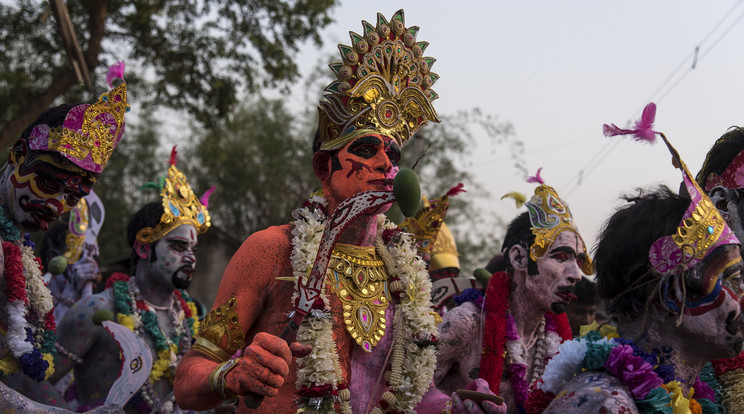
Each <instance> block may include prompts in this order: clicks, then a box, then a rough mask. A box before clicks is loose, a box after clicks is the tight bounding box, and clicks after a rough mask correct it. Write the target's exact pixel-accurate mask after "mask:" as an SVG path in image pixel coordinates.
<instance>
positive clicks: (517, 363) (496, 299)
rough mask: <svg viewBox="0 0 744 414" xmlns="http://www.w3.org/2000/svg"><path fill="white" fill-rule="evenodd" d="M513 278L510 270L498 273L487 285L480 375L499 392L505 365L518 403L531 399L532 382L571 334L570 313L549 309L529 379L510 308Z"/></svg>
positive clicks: (539, 328)
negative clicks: (561, 313) (529, 394)
mask: <svg viewBox="0 0 744 414" xmlns="http://www.w3.org/2000/svg"><path fill="white" fill-rule="evenodd" d="M510 292H511V277H509V275H508V274H507V273H506V272H498V273H494V274H493V276H491V279H490V280H489V283H488V286H487V287H486V298H485V305H484V310H485V313H486V317H485V322H484V329H483V355H482V356H481V362H480V376H481V378H483V379H485V380H486V381H488V384H489V387H490V389H491V391H492V392H494V393H496V394H499V393H500V390H499V388H500V385H501V378H502V375H503V372H504V365H506V367H507V376H508V378H509V381H510V382H511V385H512V389H513V392H514V400H515V402H516V403H517V405H518V406H522V405H524V403H525V402H526V401H527V395H528V388H529V384H530V382H533V381H535V380H537V378H539V377H540V375H541V374H542V370H543V367H544V366H545V364H546V363H547V361H548V360H549V359H550V358H551V357H552V356H553V355H555V354H556V352H558V346H559V345H560V343H561V342H562V341H563V340H565V339H569V338H570V337H571V333H570V327H569V325H568V322H567V320H566V319H565V318H566V316H565V315H562V318H561V317H560V316H558V315H555V314H554V313H551V312H546V313H545V316H544V318H543V320H542V321H541V322H540V326H539V327H538V339H537V342H536V343H535V355H534V358H533V362H532V378H531V381H530V382H528V381H527V378H526V374H527V364H526V361H525V352H524V351H525V347H524V345H523V343H522V340H521V338H520V337H519V333H518V331H517V326H516V322H515V321H514V316H513V315H512V314H511V313H510V311H509V294H510Z"/></svg>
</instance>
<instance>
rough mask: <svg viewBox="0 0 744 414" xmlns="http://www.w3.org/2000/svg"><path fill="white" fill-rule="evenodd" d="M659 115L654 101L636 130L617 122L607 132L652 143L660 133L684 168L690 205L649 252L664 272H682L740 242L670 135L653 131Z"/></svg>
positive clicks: (652, 263)
mask: <svg viewBox="0 0 744 414" xmlns="http://www.w3.org/2000/svg"><path fill="white" fill-rule="evenodd" d="M655 118H656V105H655V104H654V103H653V102H651V103H649V104H648V105H646V107H645V108H644V109H643V114H642V115H641V119H640V120H639V121H636V123H635V129H622V128H619V127H618V126H617V125H615V124H610V125H607V124H605V125H604V126H603V132H604V134H605V135H606V136H608V137H612V136H616V135H632V136H633V138H634V139H635V140H636V141H646V142H651V143H653V142H655V141H656V136H657V135H658V136H660V137H661V139H662V140H664V143H665V144H666V146H667V148H668V149H669V152H670V153H671V154H672V165H674V166H675V167H676V168H679V169H680V170H682V178H683V181H684V184H685V188H686V189H687V192H688V194H689V195H690V200H691V201H690V206H689V207H688V208H687V210H686V211H685V214H684V215H683V216H682V221H681V222H680V223H679V226H678V227H677V230H676V232H675V233H674V234H672V235H668V236H664V237H661V238H659V239H658V240H656V241H655V242H654V243H653V244H652V245H651V249H650V250H649V252H648V257H649V261H650V262H651V265H652V266H653V268H654V269H655V270H656V271H657V272H659V273H660V274H662V275H665V274H669V273H672V274H682V273H683V272H685V271H687V270H688V269H690V268H692V267H693V266H695V264H697V263H698V262H700V260H702V259H703V258H704V257H705V256H707V255H708V254H709V253H710V252H712V251H713V250H715V249H716V248H717V247H718V246H723V245H727V244H740V243H739V240H738V239H737V238H736V236H735V235H734V232H732V231H731V229H730V228H729V226H728V225H727V224H726V222H725V221H724V219H723V217H722V216H721V214H720V213H719V212H718V209H716V207H715V206H714V205H713V202H712V201H711V200H710V198H708V196H707V195H706V193H705V192H704V191H703V190H702V189H701V188H700V186H698V184H697V182H696V181H695V178H694V177H693V176H692V174H691V173H690V171H689V170H688V169H687V166H686V165H685V163H684V162H683V161H682V159H681V158H680V156H679V153H678V152H677V150H676V149H675V148H674V147H673V146H672V144H671V143H670V142H669V140H668V139H667V137H666V136H665V135H664V134H663V133H661V132H657V131H654V130H653V123H654V119H655Z"/></svg>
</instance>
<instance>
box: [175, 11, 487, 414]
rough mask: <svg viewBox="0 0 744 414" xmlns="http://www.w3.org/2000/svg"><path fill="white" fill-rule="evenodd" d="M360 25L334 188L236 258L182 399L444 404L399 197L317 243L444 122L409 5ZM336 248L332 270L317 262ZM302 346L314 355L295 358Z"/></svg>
mask: <svg viewBox="0 0 744 414" xmlns="http://www.w3.org/2000/svg"><path fill="white" fill-rule="evenodd" d="M362 25H363V32H362V35H358V34H356V33H354V32H351V39H352V42H353V45H352V46H345V45H340V46H339V50H340V51H341V55H342V58H343V62H342V63H338V64H332V65H331V68H332V69H333V71H334V73H335V74H336V76H337V78H338V80H336V81H334V82H333V83H331V84H330V85H329V86H328V87H327V88H326V94H325V96H324V98H323V100H322V101H321V102H320V105H319V123H318V131H317V134H316V138H315V140H314V143H313V150H314V155H313V170H314V172H315V174H316V175H317V176H318V178H319V179H320V182H321V185H322V190H323V191H322V195H315V196H313V197H312V198H311V199H310V200H308V202H307V203H306V204H305V205H304V206H303V207H302V208H300V209H298V210H295V211H294V213H293V215H292V217H293V221H292V223H291V224H288V225H283V226H278V227H271V228H268V229H266V230H262V231H259V232H257V233H254V234H253V235H251V236H250V237H249V238H248V239H247V240H246V241H245V242H244V243H243V245H242V246H241V248H240V249H239V250H238V252H237V253H236V254H235V255H234V256H233V258H232V260H231V261H230V264H229V265H228V267H227V269H226V271H225V274H224V275H223V277H222V281H221V283H220V288H219V292H218V294H217V298H216V300H215V305H214V307H213V308H212V311H211V312H210V313H209V314H208V315H207V317H206V318H205V320H204V323H203V329H202V330H200V334H199V336H198V337H197V339H196V342H195V344H194V347H193V348H192V349H191V351H190V352H189V353H188V354H187V355H186V357H185V358H184V359H183V360H182V361H181V362H180V363H179V365H178V370H177V373H176V384H175V392H176V401H178V404H179V406H181V407H184V408H189V409H208V408H211V407H214V406H215V405H217V404H219V403H220V402H222V401H223V400H230V399H234V398H236V397H245V398H241V400H242V401H243V402H241V403H240V404H239V411H240V412H246V411H248V405H249V404H250V406H252V407H256V406H258V412H266V413H288V412H294V411H302V412H323V413H325V412H329V411H331V412H333V411H334V410H335V411H337V412H342V413H352V412H353V413H368V412H372V413H382V412H385V411H395V412H406V413H413V412H415V411H419V412H424V413H425V412H437V413H441V412H442V409H443V407H444V405H445V403H446V402H447V401H450V398H451V397H450V396H449V395H444V394H439V395H437V396H436V397H435V398H432V399H431V400H429V401H428V404H429V405H427V406H426V407H423V406H422V404H424V403H422V402H421V401H422V398H424V394H426V393H427V391H428V390H429V388H430V384H431V380H432V375H433V373H434V366H435V363H436V350H435V346H436V336H437V327H436V319H435V313H434V312H433V311H432V309H431V302H430V287H431V282H430V281H429V275H428V274H427V272H426V268H425V263H424V262H423V261H422V260H421V258H420V257H418V256H417V254H416V246H415V240H413V239H412V238H411V237H410V236H409V235H407V234H403V233H401V232H400V230H398V229H397V228H396V226H395V224H393V223H391V222H389V221H387V220H386V219H385V216H384V215H383V214H382V213H383V212H384V211H386V210H387V209H388V208H389V204H386V205H383V206H382V207H380V208H379V209H377V210H376V211H372V212H371V213H368V214H362V215H361V217H359V218H357V219H356V220H354V221H352V222H351V223H350V224H349V223H346V224H347V225H348V227H346V228H345V229H344V230H343V232H342V233H341V234H340V236H339V239H338V242H337V243H336V244H335V245H334V246H333V247H332V248H329V249H328V250H321V253H318V250H319V246H320V245H323V246H327V244H326V243H327V242H328V240H329V239H328V238H325V239H324V238H323V234H324V228H325V227H326V226H328V225H329V224H328V221H329V220H327V218H328V217H331V216H332V215H333V214H334V212H335V211H336V209H337V207H338V206H339V204H341V203H342V202H343V201H344V200H347V199H349V198H350V197H353V196H355V195H356V194H358V193H361V192H365V191H367V190H377V191H379V192H390V191H391V190H392V180H393V178H394V177H395V175H396V173H397V171H398V167H397V163H398V160H399V159H400V151H401V146H402V145H404V144H405V143H406V141H408V140H409V139H410V138H411V136H412V135H413V134H414V133H415V132H416V131H417V130H418V129H419V128H420V127H421V126H423V125H424V124H425V123H426V122H428V121H432V122H438V121H439V118H438V117H437V115H436V112H435V111H434V108H433V107H432V105H431V101H432V100H434V99H435V98H436V97H437V95H436V93H435V92H434V91H432V90H431V85H432V84H433V83H434V81H436V80H437V78H438V76H437V75H436V74H434V73H432V72H430V67H431V65H432V63H433V62H434V59H433V58H430V57H425V56H424V55H423V53H424V49H425V48H426V47H427V46H428V43H427V42H422V41H418V40H416V35H417V33H418V30H419V29H418V27H415V26H414V27H406V26H405V21H404V15H403V11H402V10H400V11H398V12H397V13H395V14H394V15H393V16H392V18H391V19H390V20H389V21H388V20H387V19H386V18H385V17H384V16H382V15H381V14H378V15H377V23H376V25H372V24H370V23H367V22H362ZM378 194H379V193H378ZM385 194H387V193H385ZM376 197H377V196H376ZM380 197H381V196H380ZM381 199H382V200H386V198H384V197H383V198H381ZM391 201H392V199H391ZM355 205H356V204H355ZM333 224H334V225H335V224H336V222H333ZM330 240H332V239H330ZM324 252H327V253H328V254H330V258H329V259H328V260H329V262H328V269H329V271H328V273H325V272H322V273H321V274H320V275H318V274H315V273H311V268H312V267H313V264H314V262H315V260H316V257H318V256H321V257H326V256H324V254H325V253H324ZM315 277H319V278H320V279H319V280H318V279H314V278H315ZM323 280H325V282H326V283H321V284H320V286H321V287H320V289H321V290H322V292H321V293H316V291H312V294H313V295H316V296H313V297H317V300H315V301H314V302H313V303H312V307H313V309H312V310H310V311H309V312H308V314H307V315H306V316H305V317H304V320H302V322H301V324H300V326H299V330H298V332H297V336H296V338H297V341H298V342H296V343H293V344H292V346H291V348H290V346H288V345H287V343H286V342H285V341H284V340H282V339H281V338H279V337H278V335H280V332H282V330H283V328H284V327H285V326H287V324H288V323H289V322H290V319H289V318H288V315H289V314H290V312H292V311H293V309H296V307H297V306H299V305H300V304H302V305H303V306H306V305H307V299H306V298H308V297H310V296H309V294H308V293H307V292H308V291H309V288H308V286H310V284H311V283H314V282H317V281H323ZM300 294H302V295H303V296H300ZM296 312H299V311H296ZM296 315H297V313H294V314H293V316H296ZM293 321H294V319H293ZM290 349H291V350H292V351H293V352H294V353H295V355H297V356H302V357H301V358H298V359H297V360H293V359H292V354H291V352H290ZM308 352H310V353H309V354H307V353H308ZM256 396H261V397H265V399H263V400H262V399H261V398H256ZM469 403H470V405H472V404H473V401H469ZM458 407H464V404H462V402H461V403H460V405H459V406H458ZM473 408H474V409H478V410H480V408H479V406H475V407H473ZM463 409H464V408H463Z"/></svg>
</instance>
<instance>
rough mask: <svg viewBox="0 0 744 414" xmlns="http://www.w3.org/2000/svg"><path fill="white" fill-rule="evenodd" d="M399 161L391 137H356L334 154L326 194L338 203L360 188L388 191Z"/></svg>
mask: <svg viewBox="0 0 744 414" xmlns="http://www.w3.org/2000/svg"><path fill="white" fill-rule="evenodd" d="M399 160H400V146H399V145H398V143H397V142H396V141H395V140H394V139H392V138H389V137H386V136H382V135H378V134H371V135H367V136H364V137H360V138H357V139H355V140H354V141H351V142H350V143H348V144H346V146H345V147H343V148H341V149H340V150H339V151H338V152H337V153H336V154H335V155H334V157H333V159H332V166H331V175H330V177H329V178H327V179H326V180H327V181H328V186H327V187H329V190H330V191H326V193H327V194H326V195H327V196H329V197H332V198H333V199H334V200H335V201H337V202H341V201H343V200H345V199H347V198H349V197H351V196H353V195H355V194H357V193H360V192H362V191H369V190H383V191H390V190H392V189H393V178H395V175H396V174H397V173H398V161H399ZM324 187H326V186H324ZM329 192H330V193H329Z"/></svg>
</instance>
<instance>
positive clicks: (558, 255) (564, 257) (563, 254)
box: [552, 252, 568, 263]
mask: <svg viewBox="0 0 744 414" xmlns="http://www.w3.org/2000/svg"><path fill="white" fill-rule="evenodd" d="M552 257H553V259H555V260H557V261H559V262H561V263H563V262H565V261H566V260H568V253H566V252H558V253H553V255H552Z"/></svg>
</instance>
